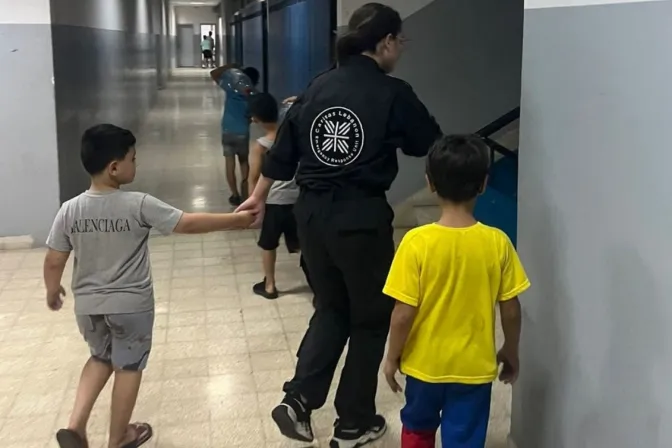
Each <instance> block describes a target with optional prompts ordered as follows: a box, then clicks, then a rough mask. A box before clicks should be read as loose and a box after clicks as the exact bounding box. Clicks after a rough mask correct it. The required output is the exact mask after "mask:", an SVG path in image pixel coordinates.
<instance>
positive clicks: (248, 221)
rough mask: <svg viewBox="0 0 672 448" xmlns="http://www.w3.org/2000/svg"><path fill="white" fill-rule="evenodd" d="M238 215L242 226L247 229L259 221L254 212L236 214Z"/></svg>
mask: <svg viewBox="0 0 672 448" xmlns="http://www.w3.org/2000/svg"><path fill="white" fill-rule="evenodd" d="M236 215H237V216H239V217H240V226H241V227H243V228H245V229H247V228H248V227H251V226H252V224H254V221H255V220H256V219H257V218H256V216H254V214H252V212H249V211H240V212H236Z"/></svg>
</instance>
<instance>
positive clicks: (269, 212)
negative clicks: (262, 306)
mask: <svg viewBox="0 0 672 448" xmlns="http://www.w3.org/2000/svg"><path fill="white" fill-rule="evenodd" d="M249 108H250V116H251V117H252V121H253V122H254V123H256V124H258V125H259V126H261V128H262V129H263V130H264V131H265V133H266V134H265V135H264V136H263V137H261V138H259V139H258V140H257V141H256V142H255V143H253V144H252V146H251V150H250V153H251V154H250V187H249V191H254V187H255V186H256V183H257V180H259V176H261V164H262V161H263V158H264V156H265V154H266V152H268V151H269V150H270V149H271V147H272V146H273V143H274V142H275V136H276V133H277V131H278V118H279V117H278V113H279V112H278V104H277V102H276V101H275V98H273V96H271V95H269V94H267V93H258V94H256V95H254V96H252V97H251V98H250V101H249ZM298 198H299V187H298V186H297V185H296V182H295V181H294V180H291V181H289V182H283V181H275V182H274V183H273V187H271V191H270V192H269V194H268V200H267V201H266V210H265V213H264V221H263V224H262V227H261V234H260V236H259V243H258V244H259V247H260V248H261V250H262V262H263V268H264V280H263V281H261V282H259V283H257V284H256V285H254V286H253V288H252V290H253V291H254V293H255V294H257V295H260V296H262V297H265V298H266V299H277V298H278V289H277V288H276V284H275V261H276V257H277V248H278V246H279V245H280V238H281V237H282V236H283V235H284V237H285V244H286V246H287V250H288V251H289V252H290V253H297V252H299V236H298V234H297V229H296V220H295V219H294V204H295V203H296V201H297V199H298ZM301 266H302V267H304V263H303V262H302V263H301ZM304 272H305V267H304Z"/></svg>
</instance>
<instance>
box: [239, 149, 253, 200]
mask: <svg viewBox="0 0 672 448" xmlns="http://www.w3.org/2000/svg"><path fill="white" fill-rule="evenodd" d="M238 162H239V163H240V177H241V178H242V179H241V180H240V195H241V196H242V198H243V199H247V196H248V195H249V191H247V180H248V179H249V177H250V163H249V162H248V160H247V157H241V158H239V159H238Z"/></svg>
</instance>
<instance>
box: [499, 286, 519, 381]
mask: <svg viewBox="0 0 672 448" xmlns="http://www.w3.org/2000/svg"><path fill="white" fill-rule="evenodd" d="M499 313H500V319H501V321H502V330H503V331H504V345H503V346H502V348H501V350H500V351H499V353H498V354H497V362H498V363H501V364H503V367H502V372H501V373H500V375H499V379H500V380H501V381H503V382H505V383H507V384H513V383H515V382H516V380H517V379H518V372H519V370H520V361H519V358H518V346H519V344H520V330H521V326H522V313H521V310H520V301H519V300H518V297H514V298H512V299H509V300H504V301H501V302H499Z"/></svg>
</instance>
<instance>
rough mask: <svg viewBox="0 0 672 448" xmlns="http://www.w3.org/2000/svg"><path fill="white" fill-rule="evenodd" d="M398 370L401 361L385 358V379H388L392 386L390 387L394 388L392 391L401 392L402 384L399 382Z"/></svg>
mask: <svg viewBox="0 0 672 448" xmlns="http://www.w3.org/2000/svg"><path fill="white" fill-rule="evenodd" d="M397 371H399V361H392V360H389V359H387V360H385V366H384V367H383V373H384V374H385V380H387V384H388V385H389V386H390V389H392V392H394V393H395V394H396V393H397V392H401V391H402V389H401V386H400V385H399V383H398V382H397V378H396V377H395V375H396V374H397Z"/></svg>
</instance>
